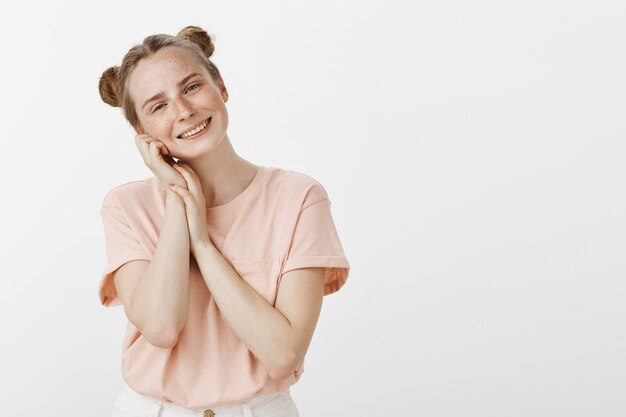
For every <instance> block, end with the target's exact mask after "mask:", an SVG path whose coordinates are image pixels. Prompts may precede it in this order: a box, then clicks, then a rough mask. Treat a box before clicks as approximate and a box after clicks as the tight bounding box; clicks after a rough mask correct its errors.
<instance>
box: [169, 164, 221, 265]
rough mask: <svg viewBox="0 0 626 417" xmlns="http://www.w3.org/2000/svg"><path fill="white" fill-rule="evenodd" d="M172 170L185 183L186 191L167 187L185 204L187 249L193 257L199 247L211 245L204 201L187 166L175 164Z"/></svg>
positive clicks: (194, 174)
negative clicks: (187, 235)
mask: <svg viewBox="0 0 626 417" xmlns="http://www.w3.org/2000/svg"><path fill="white" fill-rule="evenodd" d="M173 166H174V168H175V169H176V170H178V172H179V173H180V174H181V175H182V177H183V178H184V179H185V181H186V182H187V189H185V188H184V187H180V186H178V185H172V184H170V185H169V189H170V190H172V191H173V192H174V193H176V194H177V195H178V196H180V197H181V198H182V199H183V201H184V202H185V212H186V214H187V227H188V228H189V247H190V251H191V253H192V254H193V255H194V256H195V249H196V248H199V247H200V246H201V245H207V244H209V245H212V244H213V243H212V242H211V238H210V237H209V231H208V227H207V221H206V200H205V198H204V194H203V193H202V186H201V185H200V181H199V178H198V174H196V173H195V172H194V171H193V170H192V169H191V167H189V165H187V164H184V163H182V162H178V163H175V164H174V165H173Z"/></svg>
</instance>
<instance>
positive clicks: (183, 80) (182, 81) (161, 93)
mask: <svg viewBox="0 0 626 417" xmlns="http://www.w3.org/2000/svg"><path fill="white" fill-rule="evenodd" d="M196 75H201V74H198V73H197V72H192V73H191V74H189V75H188V76H186V77H185V78H183V79H182V80H180V81H179V82H178V86H179V87H181V86H182V85H183V84H185V83H186V82H187V80H189V79H190V78H191V77H195V76H196ZM164 95H165V94H163V91H161V92H160V93H156V94H155V95H153V96H152V97H150V98H149V99H148V100H146V101H144V103H143V106H141V110H142V111H143V109H144V108H145V107H146V105H147V104H148V103H150V102H151V101H154V100H156V99H158V98H161V97H163V96H164Z"/></svg>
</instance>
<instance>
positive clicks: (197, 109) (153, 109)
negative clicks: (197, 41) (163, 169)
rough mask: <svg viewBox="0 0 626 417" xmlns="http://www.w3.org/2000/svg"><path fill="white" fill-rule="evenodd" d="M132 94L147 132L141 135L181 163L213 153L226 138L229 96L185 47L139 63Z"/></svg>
mask: <svg viewBox="0 0 626 417" xmlns="http://www.w3.org/2000/svg"><path fill="white" fill-rule="evenodd" d="M194 73H195V74H196V75H192V76H191V77H189V76H190V75H191V74H194ZM128 89H129V92H130V94H131V97H132V98H133V100H134V102H135V110H136V112H137V115H138V116H139V121H140V122H141V126H142V127H143V132H140V133H147V134H149V135H150V136H151V137H152V138H154V139H155V140H159V141H161V142H163V143H164V144H165V145H166V146H167V148H168V150H169V151H170V154H172V155H173V156H175V157H177V158H181V159H184V160H190V159H193V157H194V156H198V155H200V154H203V153H205V152H208V151H210V149H212V148H214V147H216V146H217V145H218V144H219V143H220V142H221V140H222V139H223V137H224V136H225V134H226V129H227V127H228V111H227V110H226V105H225V103H226V101H228V92H227V91H226V89H225V87H224V88H223V89H220V87H219V86H218V84H217V83H216V82H215V81H213V79H212V78H211V76H210V74H209V72H208V71H207V70H206V68H204V66H203V65H201V64H200V63H199V62H198V60H197V59H196V58H195V57H194V55H193V54H192V53H191V52H188V51H187V50H185V49H183V48H179V47H171V46H170V47H165V48H163V49H161V50H159V51H157V52H156V53H155V54H154V55H152V56H150V57H149V58H144V59H142V60H141V61H139V63H138V64H137V66H136V67H135V70H134V71H133V72H132V74H131V75H130V78H129V80H128ZM157 95H158V97H156V98H154V97H155V96H157ZM151 99H152V100H151ZM206 120H210V122H209V123H208V125H207V126H206V128H204V129H203V130H202V131H200V132H198V133H196V135H195V136H192V137H190V138H182V137H180V135H181V134H183V133H185V132H188V131H190V130H192V128H194V127H196V126H198V125H199V126H200V127H202V126H203V122H205V121H206Z"/></svg>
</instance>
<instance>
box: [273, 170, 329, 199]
mask: <svg viewBox="0 0 626 417" xmlns="http://www.w3.org/2000/svg"><path fill="white" fill-rule="evenodd" d="M268 183H269V184H271V185H272V186H273V187H274V188H277V189H278V191H279V192H280V193H281V194H282V193H284V194H285V195H289V196H291V197H292V198H294V199H296V200H297V201H299V202H300V203H301V204H302V208H305V207H306V206H308V205H310V204H313V203H316V202H318V201H322V200H327V199H328V193H327V192H326V189H325V188H324V186H323V185H322V184H321V183H320V182H319V181H318V180H316V179H315V178H313V177H312V176H310V175H307V174H304V173H302V172H298V171H293V170H289V169H283V168H276V167H270V168H269V179H268Z"/></svg>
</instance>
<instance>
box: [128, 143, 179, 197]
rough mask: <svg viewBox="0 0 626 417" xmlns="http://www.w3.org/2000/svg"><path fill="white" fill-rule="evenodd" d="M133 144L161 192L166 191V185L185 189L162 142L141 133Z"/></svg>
mask: <svg viewBox="0 0 626 417" xmlns="http://www.w3.org/2000/svg"><path fill="white" fill-rule="evenodd" d="M135 144H136V145H137V149H139V153H140V154H141V157H142V158H143V161H144V163H145V164H146V166H147V167H148V168H150V171H152V172H153V173H154V175H155V176H156V177H157V179H158V180H159V181H160V183H161V190H162V191H168V187H167V185H168V184H174V185H178V186H180V187H183V188H187V182H186V181H185V179H184V178H183V176H182V175H181V174H180V173H179V172H178V171H177V170H176V169H175V168H174V167H173V166H172V165H174V164H175V163H176V162H175V161H174V159H173V158H172V157H171V155H170V153H169V149H167V146H165V145H164V144H163V142H161V141H158V140H156V139H154V138H152V137H151V136H150V135H148V134H147V133H142V134H138V135H136V136H135Z"/></svg>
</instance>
